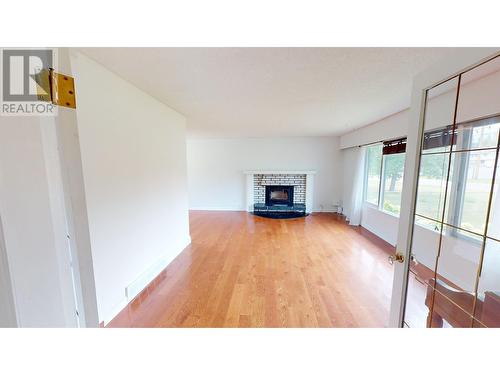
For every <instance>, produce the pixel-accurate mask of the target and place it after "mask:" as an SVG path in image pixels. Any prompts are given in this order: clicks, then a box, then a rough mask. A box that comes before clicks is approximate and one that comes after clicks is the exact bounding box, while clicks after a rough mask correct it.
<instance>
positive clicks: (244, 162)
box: [187, 137, 342, 211]
mask: <svg viewBox="0 0 500 375" xmlns="http://www.w3.org/2000/svg"><path fill="white" fill-rule="evenodd" d="M187 155H188V179H189V206H190V208H191V209H214V210H219V209H225V210H246V206H245V193H246V185H245V183H246V182H245V181H246V180H245V175H244V174H243V171H245V170H259V169H262V170H315V171H317V174H316V175H315V177H314V187H315V188H314V201H313V210H315V211H328V210H333V209H336V205H337V204H338V203H339V201H340V199H341V198H342V197H341V195H342V182H341V181H342V180H341V179H342V169H341V168H342V161H341V154H340V151H339V139H338V138H337V137H296V138H292V137H291V138H234V139H190V140H188V142H187Z"/></svg>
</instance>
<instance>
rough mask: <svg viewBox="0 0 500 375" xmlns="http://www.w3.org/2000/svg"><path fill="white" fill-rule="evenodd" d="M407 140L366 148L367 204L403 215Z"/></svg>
mask: <svg viewBox="0 0 500 375" xmlns="http://www.w3.org/2000/svg"><path fill="white" fill-rule="evenodd" d="M405 151H406V138H402V139H397V140H395V141H387V142H384V143H383V144H377V145H373V146H368V147H366V170H365V201H366V202H368V203H371V204H374V205H376V206H377V207H378V208H379V209H380V210H383V211H385V212H389V213H391V214H395V215H399V212H400V211H401V192H402V190H403V174H404V164H405Z"/></svg>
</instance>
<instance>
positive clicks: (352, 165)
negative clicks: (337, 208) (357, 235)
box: [343, 147, 365, 225]
mask: <svg viewBox="0 0 500 375" xmlns="http://www.w3.org/2000/svg"><path fill="white" fill-rule="evenodd" d="M364 172H365V149H364V148H363V147H352V148H350V149H347V150H345V153H344V194H343V196H344V197H343V198H344V199H343V201H344V205H343V209H344V215H345V216H346V219H347V220H348V221H349V225H360V224H361V212H362V210H363V183H364Z"/></svg>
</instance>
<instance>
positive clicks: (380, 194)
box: [363, 142, 406, 217]
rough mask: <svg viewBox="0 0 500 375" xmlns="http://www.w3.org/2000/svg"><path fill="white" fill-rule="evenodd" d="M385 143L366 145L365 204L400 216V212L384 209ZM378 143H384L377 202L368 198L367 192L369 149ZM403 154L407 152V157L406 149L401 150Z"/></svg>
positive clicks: (381, 143)
mask: <svg viewBox="0 0 500 375" xmlns="http://www.w3.org/2000/svg"><path fill="white" fill-rule="evenodd" d="M383 144H384V142H377V143H373V144H370V145H366V146H365V171H364V178H363V184H364V187H363V204H365V205H367V206H369V207H372V208H374V209H377V210H378V211H381V212H383V213H384V214H387V215H391V216H394V217H399V213H395V212H391V211H387V210H385V209H384V195H385V191H384V190H385V178H384V173H385V167H386V165H385V164H386V159H387V158H386V156H387V155H384V153H383ZM377 145H382V149H381V155H380V169H379V181H378V194H377V203H376V204H375V203H373V202H370V201H368V200H367V192H368V171H369V166H368V163H369V160H368V159H369V158H368V157H367V154H368V149H369V148H370V147H374V146H377ZM401 153H402V154H405V158H406V151H405V152H401ZM403 178H404V165H403Z"/></svg>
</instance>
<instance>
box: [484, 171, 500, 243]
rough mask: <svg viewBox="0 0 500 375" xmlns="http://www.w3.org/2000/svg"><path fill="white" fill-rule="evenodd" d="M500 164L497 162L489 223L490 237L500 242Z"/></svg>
mask: <svg viewBox="0 0 500 375" xmlns="http://www.w3.org/2000/svg"><path fill="white" fill-rule="evenodd" d="M499 190H500V163H498V162H497V171H496V174H495V184H494V186H493V195H492V198H491V207H490V216H489V223H488V233H487V235H488V237H490V238H493V239H496V240H499V241H500V198H499V197H500V195H499V193H500V191H499Z"/></svg>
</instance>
